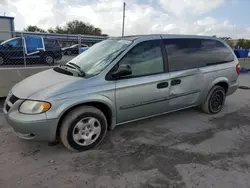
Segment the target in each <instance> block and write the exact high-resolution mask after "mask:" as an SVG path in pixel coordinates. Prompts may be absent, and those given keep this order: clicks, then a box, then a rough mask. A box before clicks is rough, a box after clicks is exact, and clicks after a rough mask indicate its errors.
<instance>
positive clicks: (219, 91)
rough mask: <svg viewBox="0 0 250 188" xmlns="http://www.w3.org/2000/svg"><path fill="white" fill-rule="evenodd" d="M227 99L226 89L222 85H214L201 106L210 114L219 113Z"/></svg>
mask: <svg viewBox="0 0 250 188" xmlns="http://www.w3.org/2000/svg"><path fill="white" fill-rule="evenodd" d="M225 99H226V92H225V89H224V88H223V87H221V86H218V85H216V86H214V87H213V88H212V89H211V90H210V92H209V93H208V96H207V99H206V101H205V103H204V104H202V106H201V108H202V110H203V111H204V112H206V113H208V114H217V113H219V112H220V111H221V110H222V108H223V107H224V104H225Z"/></svg>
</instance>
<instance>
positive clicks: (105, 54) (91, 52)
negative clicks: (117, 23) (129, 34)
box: [69, 39, 132, 76]
mask: <svg viewBox="0 0 250 188" xmlns="http://www.w3.org/2000/svg"><path fill="white" fill-rule="evenodd" d="M131 43H132V41H130V40H119V39H106V40H104V41H102V42H99V43H97V44H95V45H93V46H91V47H90V48H89V49H88V50H86V51H84V52H82V53H81V54H80V55H78V56H76V57H75V58H73V59H72V60H70V61H69V63H73V64H76V65H78V67H80V68H81V70H82V71H83V72H84V73H85V74H86V75H88V76H94V75H97V74H99V73H100V72H101V71H103V70H104V69H105V68H106V67H107V66H108V65H109V64H110V63H111V62H112V61H113V60H114V59H115V58H116V57H117V56H118V55H119V54H121V53H122V52H123V51H124V50H125V49H127V48H128V46H129V45H130V44H131Z"/></svg>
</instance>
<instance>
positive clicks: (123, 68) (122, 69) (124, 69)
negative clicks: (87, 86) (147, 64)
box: [112, 64, 132, 78]
mask: <svg viewBox="0 0 250 188" xmlns="http://www.w3.org/2000/svg"><path fill="white" fill-rule="evenodd" d="M131 74H132V70H131V67H130V65H128V64H123V65H120V66H119V67H118V69H117V70H116V71H115V72H113V73H112V77H114V78H117V77H122V76H128V75H131Z"/></svg>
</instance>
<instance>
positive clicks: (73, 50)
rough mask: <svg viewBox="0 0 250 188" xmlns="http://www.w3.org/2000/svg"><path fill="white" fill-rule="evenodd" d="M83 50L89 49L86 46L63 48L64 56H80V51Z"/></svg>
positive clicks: (77, 45) (78, 45)
mask: <svg viewBox="0 0 250 188" xmlns="http://www.w3.org/2000/svg"><path fill="white" fill-rule="evenodd" d="M81 48H88V45H86V44H75V45H72V46H70V47H65V48H62V51H63V54H65V55H72V54H79V49H81Z"/></svg>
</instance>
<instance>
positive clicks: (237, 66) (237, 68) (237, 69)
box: [236, 64, 240, 74]
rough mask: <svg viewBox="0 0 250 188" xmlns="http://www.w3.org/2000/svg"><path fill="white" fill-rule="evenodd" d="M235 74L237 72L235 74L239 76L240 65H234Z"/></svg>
mask: <svg viewBox="0 0 250 188" xmlns="http://www.w3.org/2000/svg"><path fill="white" fill-rule="evenodd" d="M236 72H237V74H240V64H237V65H236Z"/></svg>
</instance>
